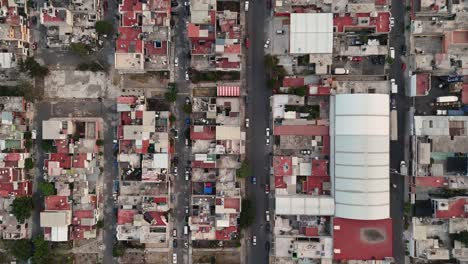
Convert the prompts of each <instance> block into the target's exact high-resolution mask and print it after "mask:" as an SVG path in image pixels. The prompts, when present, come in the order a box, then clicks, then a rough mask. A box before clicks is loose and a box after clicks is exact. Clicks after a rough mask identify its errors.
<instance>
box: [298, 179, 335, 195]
mask: <svg viewBox="0 0 468 264" xmlns="http://www.w3.org/2000/svg"><path fill="white" fill-rule="evenodd" d="M326 182H330V176H309V177H307V180H306V182H305V184H303V185H302V191H303V192H304V193H306V194H315V195H322V194H326V193H324V190H323V184H324V183H326ZM316 191H317V192H316ZM326 192H328V191H326Z"/></svg>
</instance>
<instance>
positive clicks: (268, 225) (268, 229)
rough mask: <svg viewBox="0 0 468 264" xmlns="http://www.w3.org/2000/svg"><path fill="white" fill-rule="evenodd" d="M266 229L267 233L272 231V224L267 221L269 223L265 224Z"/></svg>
mask: <svg viewBox="0 0 468 264" xmlns="http://www.w3.org/2000/svg"><path fill="white" fill-rule="evenodd" d="M265 231H266V232H267V233H268V232H270V224H268V223H267V224H266V225H265Z"/></svg>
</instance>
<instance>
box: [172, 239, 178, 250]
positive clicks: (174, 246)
mask: <svg viewBox="0 0 468 264" xmlns="http://www.w3.org/2000/svg"><path fill="white" fill-rule="evenodd" d="M172 247H173V248H176V247H177V239H174V240H172Z"/></svg>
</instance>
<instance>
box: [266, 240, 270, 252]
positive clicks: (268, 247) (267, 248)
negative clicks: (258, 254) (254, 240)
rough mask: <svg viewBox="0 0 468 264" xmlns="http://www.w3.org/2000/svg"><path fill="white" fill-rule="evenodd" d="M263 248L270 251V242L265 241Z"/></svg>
mask: <svg viewBox="0 0 468 264" xmlns="http://www.w3.org/2000/svg"><path fill="white" fill-rule="evenodd" d="M265 250H266V251H270V242H268V241H267V242H265Z"/></svg>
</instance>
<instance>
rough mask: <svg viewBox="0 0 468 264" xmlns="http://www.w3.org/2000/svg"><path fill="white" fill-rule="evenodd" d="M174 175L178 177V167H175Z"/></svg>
mask: <svg viewBox="0 0 468 264" xmlns="http://www.w3.org/2000/svg"><path fill="white" fill-rule="evenodd" d="M174 174H175V175H177V167H174Z"/></svg>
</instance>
